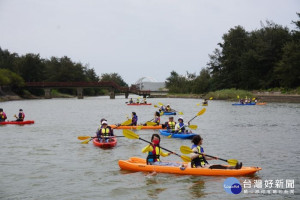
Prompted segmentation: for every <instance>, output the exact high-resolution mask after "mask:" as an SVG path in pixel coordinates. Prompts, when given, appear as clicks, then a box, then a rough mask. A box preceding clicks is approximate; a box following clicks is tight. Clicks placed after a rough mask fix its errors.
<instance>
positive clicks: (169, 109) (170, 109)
mask: <svg viewBox="0 0 300 200" xmlns="http://www.w3.org/2000/svg"><path fill="white" fill-rule="evenodd" d="M171 111H172V108H171V107H170V104H168V105H167V106H166V112H171Z"/></svg>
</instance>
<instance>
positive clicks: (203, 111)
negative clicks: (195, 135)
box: [197, 108, 206, 116]
mask: <svg viewBox="0 0 300 200" xmlns="http://www.w3.org/2000/svg"><path fill="white" fill-rule="evenodd" d="M205 111H206V108H203V109H202V110H200V111H199V112H198V113H197V116H199V115H202V114H203V113H205Z"/></svg>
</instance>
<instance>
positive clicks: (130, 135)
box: [123, 129, 191, 162]
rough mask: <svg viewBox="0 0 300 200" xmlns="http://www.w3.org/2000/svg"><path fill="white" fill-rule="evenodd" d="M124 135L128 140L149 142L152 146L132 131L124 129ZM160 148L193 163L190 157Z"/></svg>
mask: <svg viewBox="0 0 300 200" xmlns="http://www.w3.org/2000/svg"><path fill="white" fill-rule="evenodd" d="M123 135H124V136H125V137H126V138H128V139H134V140H135V139H139V140H142V141H144V142H147V143H149V144H152V142H149V141H147V140H144V139H143V138H140V136H139V135H137V134H136V133H134V132H133V131H131V130H126V129H124V130H123ZM160 148H161V149H163V150H165V151H168V152H170V153H172V154H174V155H176V156H178V157H180V158H181V159H182V160H183V161H184V162H190V161H191V158H190V157H188V156H185V155H179V154H177V153H174V152H173V151H170V150H168V149H165V148H163V147H161V146H160Z"/></svg>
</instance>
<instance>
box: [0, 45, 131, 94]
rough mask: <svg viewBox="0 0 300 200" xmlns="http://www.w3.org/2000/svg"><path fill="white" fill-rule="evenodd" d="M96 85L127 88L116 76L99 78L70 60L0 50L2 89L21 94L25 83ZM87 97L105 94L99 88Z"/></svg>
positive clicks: (85, 91) (89, 89) (35, 90)
mask: <svg viewBox="0 0 300 200" xmlns="http://www.w3.org/2000/svg"><path fill="white" fill-rule="evenodd" d="M81 81H83V82H97V81H114V82H116V83H118V84H119V85H120V86H127V84H126V83H125V82H124V80H123V79H122V77H121V76H120V75H118V74H117V73H111V74H110V73H104V74H102V75H101V77H99V76H98V75H97V74H96V72H95V70H94V68H89V66H88V65H83V64H82V63H76V62H73V61H72V60H71V59H70V58H68V57H67V56H64V57H61V58H57V57H51V58H50V59H43V58H41V57H40V55H39V54H32V53H28V54H26V55H23V56H19V55H18V54H16V53H10V52H9V51H8V50H3V49H1V47H0V86H2V87H9V88H10V89H11V90H13V91H14V92H16V93H18V94H22V92H23V86H24V83H25V82H81ZM29 90H30V92H31V93H33V94H36V95H42V94H43V93H44V92H43V91H42V90H40V89H29ZM60 92H63V93H68V94H75V93H76V91H75V90H74V89H60ZM84 93H85V94H86V95H99V94H103V93H104V91H103V90H101V89H99V88H87V89H84Z"/></svg>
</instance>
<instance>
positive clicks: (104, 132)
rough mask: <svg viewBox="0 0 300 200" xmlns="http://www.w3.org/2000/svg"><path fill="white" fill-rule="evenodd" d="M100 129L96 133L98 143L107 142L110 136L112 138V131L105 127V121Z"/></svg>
mask: <svg viewBox="0 0 300 200" xmlns="http://www.w3.org/2000/svg"><path fill="white" fill-rule="evenodd" d="M101 125H102V126H101V127H100V128H99V129H98V131H97V138H98V140H99V142H104V141H105V142H108V141H109V140H110V138H111V137H112V136H114V132H113V129H112V128H111V127H110V126H108V125H107V121H105V120H103V121H102V123H101Z"/></svg>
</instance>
